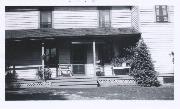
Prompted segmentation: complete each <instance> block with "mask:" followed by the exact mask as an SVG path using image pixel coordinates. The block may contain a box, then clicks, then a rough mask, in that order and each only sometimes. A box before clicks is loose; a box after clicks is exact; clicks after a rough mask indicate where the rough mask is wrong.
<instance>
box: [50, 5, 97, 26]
mask: <svg viewBox="0 0 180 109" xmlns="http://www.w3.org/2000/svg"><path fill="white" fill-rule="evenodd" d="M53 19H54V20H53V23H54V25H53V27H54V28H56V29H60V28H97V27H98V25H99V24H98V11H97V9H96V7H55V9H54V12H53Z"/></svg>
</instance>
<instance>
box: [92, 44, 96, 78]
mask: <svg viewBox="0 0 180 109" xmlns="http://www.w3.org/2000/svg"><path fill="white" fill-rule="evenodd" d="M93 66H94V75H96V43H95V41H93Z"/></svg>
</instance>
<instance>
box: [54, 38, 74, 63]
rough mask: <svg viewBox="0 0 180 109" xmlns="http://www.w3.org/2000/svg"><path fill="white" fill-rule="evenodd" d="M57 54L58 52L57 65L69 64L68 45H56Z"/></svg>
mask: <svg viewBox="0 0 180 109" xmlns="http://www.w3.org/2000/svg"><path fill="white" fill-rule="evenodd" d="M57 48H58V52H59V64H70V52H71V51H70V43H69V42H66V41H65V43H63V42H61V43H60V44H59V45H58V47H57Z"/></svg>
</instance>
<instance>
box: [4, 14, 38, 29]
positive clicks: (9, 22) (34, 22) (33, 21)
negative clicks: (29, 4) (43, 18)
mask: <svg viewBox="0 0 180 109" xmlns="http://www.w3.org/2000/svg"><path fill="white" fill-rule="evenodd" d="M5 17H6V18H5V23H6V27H5V28H6V30H18V29H37V28H38V26H39V12H38V11H23V12H6V13H5Z"/></svg>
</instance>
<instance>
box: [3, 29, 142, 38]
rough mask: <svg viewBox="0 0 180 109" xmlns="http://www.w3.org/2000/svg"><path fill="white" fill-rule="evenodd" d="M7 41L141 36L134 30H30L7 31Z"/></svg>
mask: <svg viewBox="0 0 180 109" xmlns="http://www.w3.org/2000/svg"><path fill="white" fill-rule="evenodd" d="M5 34H6V39H16V38H46V37H68V36H69V37H76V36H82V37H87V36H96V37H97V36H102V37H107V36H114V35H117V36H118V35H128V34H140V33H139V32H138V31H136V30H134V29H132V28H69V29H52V28H51V29H28V30H6V32H5Z"/></svg>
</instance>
